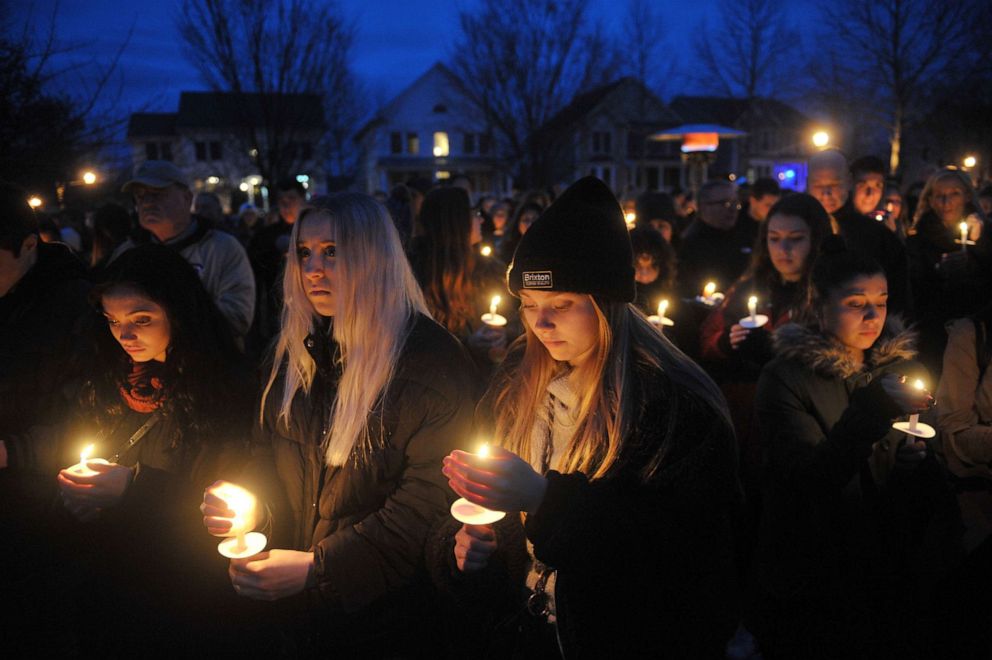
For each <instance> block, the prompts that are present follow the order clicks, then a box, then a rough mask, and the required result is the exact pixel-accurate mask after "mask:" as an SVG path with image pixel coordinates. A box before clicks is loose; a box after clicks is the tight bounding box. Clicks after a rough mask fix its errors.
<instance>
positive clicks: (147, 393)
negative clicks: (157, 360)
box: [121, 362, 162, 413]
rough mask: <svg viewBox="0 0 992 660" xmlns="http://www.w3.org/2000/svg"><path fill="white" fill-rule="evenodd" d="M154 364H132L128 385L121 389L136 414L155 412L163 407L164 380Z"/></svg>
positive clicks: (128, 404)
mask: <svg viewBox="0 0 992 660" xmlns="http://www.w3.org/2000/svg"><path fill="white" fill-rule="evenodd" d="M157 371H158V369H157V367H156V366H153V363H152V362H132V363H131V373H130V374H128V377H127V385H126V386H122V387H121V396H122V397H124V401H125V403H127V406H128V408H130V409H131V410H133V411H135V412H140V413H150V412H155V411H156V410H158V409H159V407H161V405H162V380H161V379H160V378H159V377H158V376H157V375H155V374H156V372H157Z"/></svg>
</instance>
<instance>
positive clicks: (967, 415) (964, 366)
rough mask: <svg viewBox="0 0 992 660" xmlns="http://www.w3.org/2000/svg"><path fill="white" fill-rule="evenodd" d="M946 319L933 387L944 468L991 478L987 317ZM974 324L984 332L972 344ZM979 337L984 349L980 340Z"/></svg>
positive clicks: (991, 384)
mask: <svg viewBox="0 0 992 660" xmlns="http://www.w3.org/2000/svg"><path fill="white" fill-rule="evenodd" d="M981 316H984V318H981V317H980V318H978V319H972V318H963V319H957V320H955V321H952V322H951V323H949V324H948V329H947V336H948V338H947V348H946V350H945V351H944V371H943V373H942V374H941V377H940V387H938V388H937V395H936V397H937V423H938V426H939V428H940V433H941V436H942V440H943V446H944V454H945V456H946V457H947V461H948V466H949V467H950V468H951V469H952V471H954V472H955V473H956V474H958V475H959V476H982V477H985V478H992V369H989V362H988V360H989V357H990V356H989V345H990V343H989V337H988V334H987V333H988V331H989V326H990V324H989V322H988V321H989V314H988V311H986V313H985V314H984V315H981ZM976 322H977V323H982V324H984V333H980V334H979V338H978V339H977V340H976ZM982 338H984V340H985V342H984V345H981V340H982Z"/></svg>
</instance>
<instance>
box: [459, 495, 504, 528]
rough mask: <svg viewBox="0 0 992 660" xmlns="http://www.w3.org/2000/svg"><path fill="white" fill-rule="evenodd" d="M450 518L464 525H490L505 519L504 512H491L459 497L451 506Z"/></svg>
mask: <svg viewBox="0 0 992 660" xmlns="http://www.w3.org/2000/svg"><path fill="white" fill-rule="evenodd" d="M451 516H452V517H453V518H454V519H455V520H457V521H458V522H460V523H464V524H466V525H490V524H492V523H494V522H496V521H498V520H502V519H503V518H505V517H506V512H504V511H492V510H490V509H487V508H486V507H484V506H479V505H478V504H472V503H471V502H469V501H468V500H466V499H465V498H464V497H460V498H458V499H457V500H455V502H454V503H453V504H452V505H451Z"/></svg>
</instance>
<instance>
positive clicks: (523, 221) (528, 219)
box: [517, 211, 538, 236]
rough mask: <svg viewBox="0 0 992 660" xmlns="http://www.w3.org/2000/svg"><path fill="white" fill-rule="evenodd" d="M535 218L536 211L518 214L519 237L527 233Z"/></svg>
mask: <svg viewBox="0 0 992 660" xmlns="http://www.w3.org/2000/svg"><path fill="white" fill-rule="evenodd" d="M537 216H538V213H537V211H524V212H523V213H521V214H520V222H519V223H518V224H517V228H518V229H519V230H520V235H521V236H523V235H524V234H526V233H527V230H528V229H530V226H531V225H532V224H534V221H535V220H537Z"/></svg>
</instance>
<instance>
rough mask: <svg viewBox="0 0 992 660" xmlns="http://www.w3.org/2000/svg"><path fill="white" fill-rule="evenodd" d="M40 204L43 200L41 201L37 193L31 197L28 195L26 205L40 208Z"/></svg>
mask: <svg viewBox="0 0 992 660" xmlns="http://www.w3.org/2000/svg"><path fill="white" fill-rule="evenodd" d="M42 204H44V202H43V201H42V199H41V197H38V196H37V195H32V196H31V197H28V206H30V207H31V208H33V209H37V208H41V205H42Z"/></svg>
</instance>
